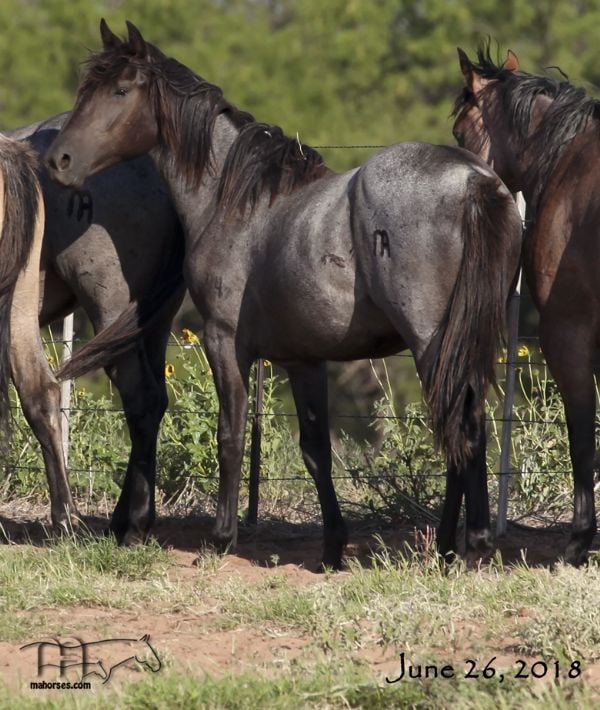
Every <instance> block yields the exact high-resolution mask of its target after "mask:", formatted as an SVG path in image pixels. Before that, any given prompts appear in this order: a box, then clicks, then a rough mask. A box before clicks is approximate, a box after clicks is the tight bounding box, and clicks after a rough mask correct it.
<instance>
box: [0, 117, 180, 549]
mask: <svg viewBox="0 0 600 710" xmlns="http://www.w3.org/2000/svg"><path fill="white" fill-rule="evenodd" d="M65 120H66V114H62V115H59V116H55V117H52V118H49V119H47V120H45V121H41V122H39V123H35V124H33V125H30V126H26V127H24V128H20V129H17V130H13V131H10V132H9V135H10V136H11V137H12V138H16V139H19V140H27V141H29V142H30V144H31V145H32V147H33V149H34V150H35V151H36V152H37V153H38V154H40V155H41V154H43V153H44V152H45V151H46V149H47V148H48V146H49V145H50V143H51V142H52V140H53V139H54V138H55V137H56V135H57V134H58V131H59V129H60V127H61V126H62V125H63V123H64V121H65ZM40 182H41V186H42V191H43V196H44V202H45V205H46V228H45V234H44V242H43V251H42V260H41V271H40V274H38V279H39V280H40V281H41V288H42V293H43V298H42V299H41V308H40V315H39V322H40V325H42V326H43V325H47V324H49V323H51V322H52V321H54V320H56V319H58V318H62V317H64V316H65V315H66V314H68V313H70V312H71V311H73V309H74V308H75V307H77V306H81V307H82V308H83V310H84V311H85V312H86V314H87V315H88V317H89V318H90V320H91V321H92V324H93V327H94V330H95V331H96V332H97V333H101V335H100V337H99V338H98V336H97V338H96V339H95V340H94V341H92V343H90V344H88V345H87V346H85V347H84V349H83V350H84V354H85V352H88V353H89V351H90V350H93V351H94V353H96V354H98V352H100V355H101V357H97V358H96V362H100V363H101V364H106V365H107V373H108V375H109V377H110V378H111V380H112V381H113V383H114V384H115V386H116V387H117V389H118V390H119V393H120V395H121V399H122V402H123V408H124V410H125V417H126V421H127V425H128V428H129V433H130V437H131V455H130V459H129V463H128V467H127V472H126V476H125V483H124V486H123V492H122V494H121V497H120V499H119V502H118V504H117V507H116V509H115V512H114V514H113V516H112V520H111V523H110V528H111V530H112V531H113V532H114V533H115V535H116V536H117V539H118V540H119V541H120V542H124V543H129V542H136V541H139V540H141V539H143V537H144V536H145V535H146V534H147V532H148V529H149V527H150V525H151V524H152V520H153V517H154V479H155V470H156V438H157V434H158V428H159V425H160V422H161V419H162V416H163V414H164V411H165V409H166V406H167V394H166V390H165V382H164V361H165V348H166V344H167V339H168V336H169V331H170V328H171V321H172V319H173V316H174V314H175V312H176V311H177V309H178V307H179V304H180V302H181V299H182V297H183V293H184V286H183V274H182V271H181V268H182V260H183V235H182V230H181V227H180V223H179V220H178V219H177V215H176V213H175V211H174V208H173V206H172V203H171V200H170V197H169V195H168V190H167V186H166V185H165V183H164V181H163V180H162V179H161V177H160V176H159V175H158V173H157V171H156V169H155V168H154V166H153V165H152V162H151V160H150V159H149V158H148V157H143V158H140V159H138V160H135V161H132V162H131V163H128V164H126V165H119V166H115V167H114V168H112V169H111V170H109V171H106V172H105V173H103V174H102V175H98V176H97V177H94V178H93V179H91V180H90V181H89V183H88V185H87V188H88V189H87V190H86V191H85V192H84V193H76V192H74V191H69V190H64V189H62V188H60V187H58V186H57V185H56V184H55V183H54V182H53V181H52V180H50V179H49V177H48V175H47V173H46V171H45V170H44V171H42V173H41V175H40ZM38 263H39V260H38ZM140 304H141V305H140ZM139 307H142V308H147V309H149V310H152V312H153V319H152V324H151V326H150V327H148V328H146V330H145V332H144V334H143V336H142V337H141V338H140V339H139V340H138V341H137V343H136V346H135V347H134V348H132V349H129V350H128V351H127V352H123V353H122V354H120V355H118V356H116V357H115V343H114V342H113V341H112V340H111V337H110V334H111V324H113V322H114V321H115V320H116V319H117V317H118V316H119V315H120V314H121V313H122V312H123V311H126V310H127V309H133V312H134V313H136V312H137V309H138V308H139ZM36 308H37V299H36ZM20 363H22V367H24V368H25V370H24V371H23V372H22V373H21V372H20V371H19V372H17V376H16V377H15V378H14V379H15V385H16V386H17V389H18V391H19V395H20V399H21V403H22V406H23V410H24V413H25V416H26V418H27V420H28V421H29V423H30V425H31V426H32V429H33V431H34V433H35V435H36V437H37V438H38V440H39V441H40V443H41V446H42V451H43V455H44V462H45V467H46V474H47V478H48V484H49V490H50V505H51V511H50V512H51V518H52V522H53V525H54V526H61V525H65V524H66V523H67V521H68V519H69V513H70V512H74V511H75V506H74V503H73V500H72V497H71V492H70V489H69V483H68V478H67V472H66V469H65V463H64V459H63V454H62V444H61V436H60V398H59V392H58V389H57V386H56V383H55V381H54V378H53V377H52V375H51V374H50V373H49V372H48V377H45V379H44V380H43V381H42V380H41V379H40V378H39V377H38V378H35V377H28V376H27V369H28V363H27V359H23V360H19V359H18V358H17V359H16V363H15V367H19V366H20ZM44 366H45V368H47V362H46V359H45V357H44ZM40 367H41V365H40ZM13 369H14V368H13ZM29 369H31V368H29Z"/></svg>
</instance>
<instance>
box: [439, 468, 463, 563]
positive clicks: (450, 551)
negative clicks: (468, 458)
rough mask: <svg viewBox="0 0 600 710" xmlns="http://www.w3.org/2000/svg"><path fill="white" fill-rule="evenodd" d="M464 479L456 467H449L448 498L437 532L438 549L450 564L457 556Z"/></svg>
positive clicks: (447, 474)
mask: <svg viewBox="0 0 600 710" xmlns="http://www.w3.org/2000/svg"><path fill="white" fill-rule="evenodd" d="M463 491H464V478H463V476H462V475H461V474H460V472H459V470H458V468H457V467H456V466H449V467H448V471H447V472H446V496H445V499H444V507H443V509H442V518H441V520H440V524H439V527H438V530H437V548H438V552H439V553H440V555H443V556H444V557H445V558H446V559H447V560H448V561H449V562H450V561H451V560H452V557H453V556H454V555H455V554H457V552H458V549H457V545H456V528H457V525H458V517H459V515H460V506H461V503H462V499H463Z"/></svg>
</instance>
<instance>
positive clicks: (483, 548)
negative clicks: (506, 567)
mask: <svg viewBox="0 0 600 710" xmlns="http://www.w3.org/2000/svg"><path fill="white" fill-rule="evenodd" d="M493 551H494V539H493V538H492V533H491V531H490V530H489V529H488V528H484V529H483V530H469V531H468V532H467V545H466V553H467V554H470V553H478V554H480V555H481V556H484V555H487V554H489V553H490V552H493Z"/></svg>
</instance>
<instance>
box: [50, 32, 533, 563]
mask: <svg viewBox="0 0 600 710" xmlns="http://www.w3.org/2000/svg"><path fill="white" fill-rule="evenodd" d="M128 27H129V38H128V40H127V41H126V42H123V41H122V40H120V39H119V38H118V37H117V36H116V35H114V34H113V33H112V32H111V31H110V30H109V29H108V27H107V26H106V23H104V22H102V23H101V34H102V39H103V42H104V51H103V52H101V53H100V54H98V55H95V56H93V57H92V58H91V59H90V61H89V67H88V73H87V77H86V79H85V80H84V82H83V84H82V86H81V87H80V90H79V94H78V98H77V103H76V105H75V108H74V110H73V112H72V114H71V116H70V118H69V120H68V121H67V122H66V123H65V125H64V127H63V128H62V130H61V132H60V134H59V136H58V137H57V139H56V141H55V142H54V143H53V145H52V146H51V148H50V149H49V151H48V153H47V158H46V162H47V165H48V167H49V170H50V172H51V176H52V177H54V178H55V179H56V180H57V181H59V182H61V183H62V184H64V185H74V186H79V185H81V184H82V183H83V181H84V180H85V178H86V177H87V176H89V175H91V174H93V173H95V172H97V171H99V170H102V169H103V168H105V167H108V166H109V165H113V164H114V163H117V162H120V161H122V160H126V159H128V158H132V157H134V156H138V155H141V154H143V153H146V152H149V153H150V156H151V157H152V158H153V160H154V161H155V163H156V165H157V167H158V169H159V171H160V172H161V173H162V175H163V177H164V178H165V180H166V182H167V183H168V185H169V189H170V191H171V194H172V196H173V199H174V203H175V207H176V209H177V212H178V214H179V217H180V219H181V221H182V223H183V225H184V229H185V238H186V262H185V266H184V271H185V276H186V281H187V286H188V288H189V289H190V292H191V294H192V297H193V299H194V302H195V304H196V306H197V308H198V310H199V311H200V313H201V315H202V317H203V319H204V321H205V335H204V343H205V346H206V350H207V354H208V358H209V361H210V364H211V367H212V371H213V374H214V378H215V384H216V388H217V392H218V396H219V402H220V414H219V424H218V442H219V465H220V486H219V497H218V508H217V518H216V527H215V537H216V539H217V541H219V542H221V543H235V540H236V535H237V507H238V487H239V478H240V469H241V463H242V452H243V436H244V426H245V421H246V413H247V403H248V377H249V371H250V367H251V364H252V362H253V361H254V360H255V359H256V358H258V357H265V358H269V359H271V360H274V361H277V362H281V363H283V364H284V365H286V367H287V368H288V372H289V375H290V380H291V385H292V389H293V393H294V397H295V401H296V406H297V410H298V418H299V422H300V444H301V448H302V452H303V456H304V460H305V462H306V465H307V467H308V470H309V471H310V473H311V475H312V476H313V477H314V479H315V482H316V485H317V491H318V495H319V501H320V504H321V509H322V513H323V520H324V527H325V539H324V553H323V563H324V564H325V565H331V566H333V567H338V566H339V565H340V561H341V556H342V551H343V546H344V544H345V542H346V528H345V524H344V521H343V519H342V516H341V513H340V509H339V506H338V502H337V498H336V494H335V491H334V488H333V484H332V480H331V453H330V441H329V429H328V423H327V406H326V404H327V390H326V379H325V365H324V363H325V361H326V360H350V359H357V358H366V357H382V356H385V355H390V354H392V353H396V352H398V351H400V350H403V349H406V348H409V349H410V350H411V352H412V353H413V355H414V358H415V362H416V366H417V370H418V372H419V375H420V377H421V380H422V383H423V390H424V395H425V399H426V401H427V404H428V405H429V409H430V412H431V416H432V421H433V428H434V431H435V434H436V436H437V439H438V440H439V441H440V442H441V444H442V445H443V446H444V449H445V452H446V455H447V460H448V477H447V492H446V502H445V508H444V513H443V517H442V522H441V526H440V530H439V533H438V541H439V547H440V550H441V552H443V553H448V552H450V551H452V550H454V549H455V544H456V525H457V519H458V514H459V510H460V505H461V501H462V495H463V492H464V494H465V499H466V529H467V549H468V550H471V551H483V550H485V549H487V548H488V547H489V544H490V531H489V527H490V522H489V507H488V497H487V481H486V472H485V426H484V398H485V394H486V390H487V386H488V383H489V382H490V380H491V379H492V378H493V372H494V363H495V355H496V348H497V344H498V339H499V337H500V334H501V331H502V326H503V320H504V313H505V307H506V302H507V297H508V294H509V291H510V286H511V283H512V281H513V279H514V276H515V273H516V269H517V264H518V260H519V253H520V247H521V223H520V219H519V215H518V212H517V210H516V208H515V205H514V202H513V200H512V198H511V195H510V193H509V192H508V190H507V189H506V187H505V186H504V185H503V183H502V182H501V181H500V179H499V178H498V177H497V176H496V175H495V174H494V173H493V172H492V170H491V169H490V168H489V167H488V166H487V165H486V164H485V163H484V162H483V161H482V160H480V159H478V158H476V157H474V156H473V155H471V154H469V153H467V152H465V151H463V150H461V149H459V148H451V147H445V146H432V145H427V144H423V143H405V144H400V145H397V146H393V147H390V148H388V149H386V150H384V151H382V152H380V153H379V154H378V155H376V156H374V157H372V158H370V159H369V160H368V161H367V162H366V163H365V164H364V165H363V166H362V167H360V168H358V169H355V170H351V171H349V172H347V173H343V174H336V173H334V172H333V171H332V170H330V169H329V168H328V167H327V166H326V165H325V164H324V163H323V161H322V159H321V157H320V155H319V154H318V153H317V152H316V151H314V150H312V149H311V148H309V147H308V146H305V145H300V144H299V143H298V141H296V140H295V139H291V138H287V137H286V136H285V135H283V133H282V131H281V129H279V128H277V127H275V126H269V125H265V124H261V123H257V122H256V121H254V119H253V118H252V117H251V116H250V115H249V114H247V113H244V112H242V111H240V110H238V109H237V108H235V107H234V106H232V105H231V104H230V103H229V102H227V101H226V100H225V99H224V98H223V96H222V92H221V90H220V89H219V88H217V87H216V86H213V85H211V84H209V83H208V82H206V81H204V80H203V79H201V78H200V77H198V76H197V75H196V74H194V73H193V72H192V71H191V70H190V69H188V68H186V67H185V66H183V65H181V64H180V63H179V62H177V61H176V60H174V59H168V58H167V57H166V56H165V55H164V54H162V52H160V50H158V49H157V48H156V47H154V46H152V45H151V44H148V43H146V41H145V40H144V39H143V37H142V36H141V34H140V32H139V30H137V29H136V28H135V27H134V26H133V25H131V24H130V23H128Z"/></svg>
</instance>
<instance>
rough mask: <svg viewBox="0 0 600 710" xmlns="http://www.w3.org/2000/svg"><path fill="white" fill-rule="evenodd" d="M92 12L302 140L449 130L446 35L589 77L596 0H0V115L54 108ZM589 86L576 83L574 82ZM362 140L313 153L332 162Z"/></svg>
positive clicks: (359, 156) (446, 136)
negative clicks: (130, 26)
mask: <svg viewBox="0 0 600 710" xmlns="http://www.w3.org/2000/svg"><path fill="white" fill-rule="evenodd" d="M101 17H105V18H106V19H107V21H108V22H109V24H110V25H111V27H112V29H113V30H114V31H116V32H117V33H119V34H120V33H124V31H125V25H124V22H125V19H130V20H131V21H133V22H134V23H135V24H136V25H137V26H138V27H139V28H140V29H141V30H142V33H143V34H144V35H145V37H146V38H147V39H149V40H150V41H152V42H154V43H155V44H157V45H159V46H160V47H161V49H163V50H164V51H165V52H166V53H168V54H171V55H173V56H175V57H177V58H178V59H179V60H180V61H182V62H183V63H184V64H187V65H188V66H190V67H192V68H193V69H194V70H195V71H196V72H198V73H199V74H201V75H202V76H204V77H205V78H206V79H208V80H210V81H212V82H213V83H216V84H218V85H220V86H221V87H222V88H223V89H224V90H225V94H226V96H227V97H228V98H229V99H230V100H231V101H233V102H234V103H236V104H237V105H239V106H240V107H243V108H245V109H247V110H249V111H251V112H253V113H254V114H255V116H256V117H257V118H258V119H259V120H263V121H268V122H271V123H277V124H279V125H281V126H282V127H283V128H284V129H285V130H286V131H287V132H289V133H291V134H292V135H294V134H295V133H296V132H298V133H299V135H300V136H301V138H302V140H304V141H305V142H308V143H310V144H313V145H332V144H335V145H338V144H350V145H355V144H361V145H362V144H369V145H378V144H387V143H393V142H397V141H400V140H409V139H417V140H425V141H432V142H451V141H452V136H451V133H450V126H451V122H450V121H449V120H448V115H449V113H450V110H451V106H452V102H453V99H454V97H455V96H456V94H457V92H458V90H459V88H460V86H461V76H460V73H459V70H458V63H457V61H456V46H458V45H460V46H462V47H463V48H464V49H465V50H466V51H467V52H468V53H470V54H472V53H473V52H474V50H475V48H476V46H477V44H478V42H480V41H481V40H482V39H484V38H485V37H487V36H489V37H491V38H493V40H495V41H497V42H498V43H499V45H500V47H501V49H502V53H504V52H505V51H506V49H507V48H509V47H510V48H511V49H512V50H513V51H515V52H516V53H517V55H518V56H519V58H520V60H521V63H522V65H523V66H524V68H526V69H528V70H530V71H535V72H539V71H541V70H542V69H543V68H544V67H547V66H549V65H559V66H560V67H561V69H562V70H563V71H565V72H566V73H567V74H568V75H569V77H570V78H571V80H572V81H574V82H575V83H583V84H584V85H585V84H587V85H592V84H597V83H600V61H599V59H600V57H598V47H599V46H600V0H571V1H570V2H568V3H561V2H554V1H553V0H503V2H499V1H498V0H194V1H193V2H190V1H189V0H124V1H120V0H70V1H69V2H68V3H66V2H64V1H63V0H3V1H2V3H1V4H0V26H1V27H2V32H1V33H0V70H1V74H2V80H1V81H0V122H1V125H3V126H5V127H9V128H10V127H14V126H16V125H19V124H23V123H26V122H29V121H33V120H36V119H40V118H44V117H46V116H48V115H50V114H52V113H58V112H59V111H64V110H67V109H68V108H69V107H70V106H71V105H72V101H73V97H74V92H75V88H76V86H77V82H78V78H79V72H80V67H81V63H82V61H83V60H85V58H86V56H87V55H88V51H89V50H95V49H98V48H99V46H100V40H99V32H98V23H99V20H100V18H101ZM588 88H589V86H588ZM368 152H369V151H368V150H365V149H355V150H336V151H333V150H332V151H329V152H326V157H327V159H328V160H329V162H330V163H331V164H332V165H333V167H337V168H339V169H342V168H348V167H350V166H352V165H356V164H358V163H359V162H361V161H362V160H364V159H365V157H366V156H367V154H368Z"/></svg>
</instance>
